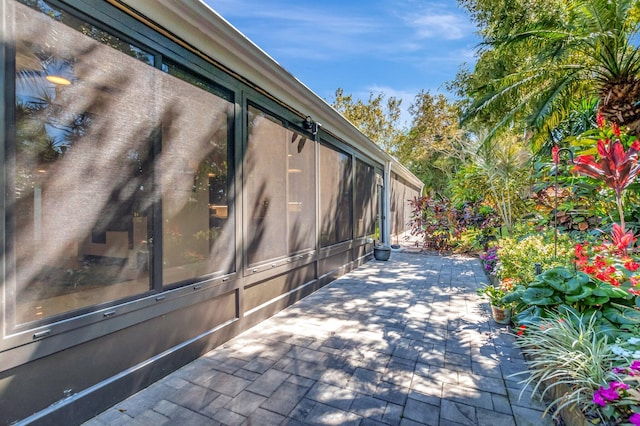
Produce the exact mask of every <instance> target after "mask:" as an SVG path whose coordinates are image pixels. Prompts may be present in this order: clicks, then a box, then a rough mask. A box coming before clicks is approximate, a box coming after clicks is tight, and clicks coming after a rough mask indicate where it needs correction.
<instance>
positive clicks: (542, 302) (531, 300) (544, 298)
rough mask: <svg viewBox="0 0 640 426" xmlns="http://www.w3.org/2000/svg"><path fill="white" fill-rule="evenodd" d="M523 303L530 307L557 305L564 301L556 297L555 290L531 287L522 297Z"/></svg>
mask: <svg viewBox="0 0 640 426" xmlns="http://www.w3.org/2000/svg"><path fill="white" fill-rule="evenodd" d="M522 301H523V302H524V303H526V304H528V305H538V306H546V305H557V304H559V303H560V302H561V301H562V300H561V299H560V298H559V297H558V296H554V291H553V289H550V288H544V287H529V288H528V289H527V290H526V291H525V292H524V294H523V295H522Z"/></svg>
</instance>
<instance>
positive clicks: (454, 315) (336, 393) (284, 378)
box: [86, 252, 553, 426]
mask: <svg viewBox="0 0 640 426" xmlns="http://www.w3.org/2000/svg"><path fill="white" fill-rule="evenodd" d="M483 281H485V282H486V279H485V276H484V274H483V272H482V268H481V266H480V263H479V261H478V260H477V259H472V258H465V257H457V256H451V257H447V256H444V257H441V256H432V255H424V254H411V253H401V252H394V253H392V255H391V259H390V260H389V261H387V262H381V261H375V260H373V261H371V262H369V263H367V264H365V265H363V266H361V267H360V268H358V269H356V270H354V271H352V272H351V273H349V274H346V275H344V276H343V277H341V278H340V279H338V280H336V281H334V282H333V283H331V284H329V285H328V286H326V287H324V288H322V289H321V290H319V291H317V292H316V293H314V294H312V295H310V296H308V297H306V298H304V299H303V300H301V301H300V302H298V303H296V304H295V305H293V306H291V307H289V308H287V309H285V310H284V311H282V312H280V313H279V314H277V315H275V316H274V317H272V318H270V319H268V320H266V321H264V322H262V323H261V324H259V325H257V326H256V327H254V328H252V329H250V330H248V331H246V332H245V333H243V334H241V335H239V336H238V337H236V338H234V339H233V340H230V341H229V342H227V343H226V344H224V345H223V346H221V347H219V348H217V349H215V350H213V351H211V352H209V353H207V354H206V355H204V356H203V357H201V358H199V359H198V360H196V361H194V362H192V363H190V364H188V365H187V366H185V367H183V368H181V369H179V370H177V371H175V372H174V373H172V374H170V375H169V376H167V377H166V378H164V379H162V380H160V381H159V382H157V383H155V384H153V385H152V386H150V387H149V388H147V389H145V390H143V391H141V392H139V393H137V394H135V395H133V396H132V397H130V398H128V399H126V400H125V401H122V402H121V403H119V404H117V405H116V406H114V407H113V408H111V409H109V410H107V411H105V412H104V413H102V414H100V415H99V416H98V417H96V418H94V419H92V420H90V421H89V422H87V423H86V424H87V425H91V426H97V425H105V424H106V425H120V424H126V425H153V426H156V425H161V424H172V425H218V424H223V425H254V426H255V425H281V424H282V425H296V424H321V425H363V426H364V425H440V426H445V425H492V426H500V425H518V426H520V425H536V426H538V425H543V424H546V425H551V424H553V422H552V421H551V420H550V418H549V416H546V417H545V418H541V415H542V410H544V408H545V407H544V406H543V405H542V404H541V403H540V402H538V398H537V397H535V398H533V399H532V398H531V393H530V392H525V393H524V395H523V397H522V398H521V399H519V398H518V397H519V394H520V390H521V385H520V384H518V379H513V378H509V377H508V376H509V375H510V374H512V373H515V372H518V371H522V370H524V369H526V364H525V361H524V359H523V358H522V356H521V354H520V351H519V350H518V349H517V348H515V347H514V346H513V340H514V339H513V336H512V335H511V334H510V333H509V330H508V329H507V327H506V326H500V325H497V324H496V323H495V322H493V320H491V318H490V313H489V306H488V305H487V303H486V300H485V299H482V298H480V297H479V296H477V295H476V293H475V290H476V288H477V287H478V286H479V285H480V283H482V282H483Z"/></svg>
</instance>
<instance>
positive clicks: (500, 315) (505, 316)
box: [491, 305, 511, 324]
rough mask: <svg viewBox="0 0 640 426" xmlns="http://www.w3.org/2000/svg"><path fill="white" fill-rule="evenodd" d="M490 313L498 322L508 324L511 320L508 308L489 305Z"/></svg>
mask: <svg viewBox="0 0 640 426" xmlns="http://www.w3.org/2000/svg"><path fill="white" fill-rule="evenodd" d="M491 313H492V314H493V320H494V321H495V322H496V323H498V324H509V323H510V322H511V309H510V308H506V309H504V308H499V307H498V306H494V305H491Z"/></svg>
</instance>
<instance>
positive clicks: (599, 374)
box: [513, 310, 617, 416]
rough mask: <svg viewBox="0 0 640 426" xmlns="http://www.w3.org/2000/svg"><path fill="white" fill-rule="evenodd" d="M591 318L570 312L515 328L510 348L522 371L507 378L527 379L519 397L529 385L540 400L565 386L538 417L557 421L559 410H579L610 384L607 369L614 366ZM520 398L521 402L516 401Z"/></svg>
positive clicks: (590, 316) (611, 355)
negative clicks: (523, 364)
mask: <svg viewBox="0 0 640 426" xmlns="http://www.w3.org/2000/svg"><path fill="white" fill-rule="evenodd" d="M596 320H597V317H596V315H595V314H592V315H581V314H578V313H576V312H575V311H572V310H567V311H565V312H549V314H548V315H547V316H546V318H545V319H544V320H541V321H539V322H535V323H532V324H529V325H526V326H524V325H523V326H521V330H520V332H518V338H517V339H516V345H517V346H518V347H520V348H521V350H522V352H523V353H524V354H525V356H527V359H528V363H527V367H528V369H527V371H523V372H520V373H516V374H514V375H513V377H517V376H519V375H527V378H526V379H524V380H522V381H521V383H522V384H523V389H522V392H524V390H525V389H527V388H528V387H529V386H530V385H533V392H534V393H536V391H538V390H539V389H540V390H541V392H540V394H541V399H542V398H544V397H545V396H546V395H547V394H552V393H553V389H554V388H557V387H563V386H567V388H568V389H569V391H568V392H560V396H558V397H557V398H555V399H553V400H552V401H551V402H550V403H549V404H548V406H547V409H546V410H545V412H544V414H545V415H546V414H547V413H548V412H549V411H554V412H555V414H554V416H555V415H557V414H558V413H559V412H560V410H562V409H563V408H564V407H577V408H579V409H581V408H583V407H585V406H587V405H589V403H590V402H591V399H592V395H593V392H594V390H596V389H598V388H599V387H600V386H601V385H602V384H604V383H607V382H609V381H611V380H615V378H616V376H615V375H614V374H613V373H612V368H613V366H614V365H615V362H616V361H617V357H616V355H615V354H614V353H613V352H612V351H611V347H610V346H609V344H608V343H607V342H608V338H607V336H605V335H603V334H602V333H600V332H599V331H597V328H596V327H594V323H595V321H596ZM522 392H521V396H522Z"/></svg>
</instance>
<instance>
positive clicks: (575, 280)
mask: <svg viewBox="0 0 640 426" xmlns="http://www.w3.org/2000/svg"><path fill="white" fill-rule="evenodd" d="M590 280H591V278H590V277H589V275H587V274H585V273H584V272H578V273H577V274H576V275H575V276H574V277H571V279H569V280H568V281H567V293H579V292H580V290H581V288H582V286H584V285H586V284H588V283H589V281H590Z"/></svg>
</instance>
